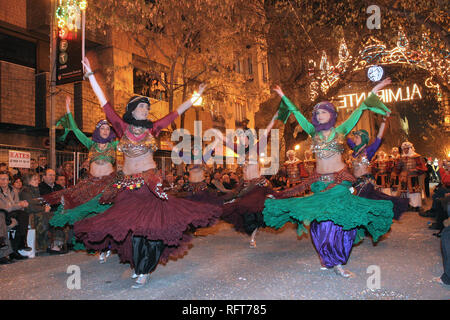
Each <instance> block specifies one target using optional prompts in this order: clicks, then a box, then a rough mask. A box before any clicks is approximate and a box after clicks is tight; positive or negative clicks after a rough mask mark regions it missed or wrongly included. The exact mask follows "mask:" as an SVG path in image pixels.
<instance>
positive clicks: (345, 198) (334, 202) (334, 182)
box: [263, 79, 393, 277]
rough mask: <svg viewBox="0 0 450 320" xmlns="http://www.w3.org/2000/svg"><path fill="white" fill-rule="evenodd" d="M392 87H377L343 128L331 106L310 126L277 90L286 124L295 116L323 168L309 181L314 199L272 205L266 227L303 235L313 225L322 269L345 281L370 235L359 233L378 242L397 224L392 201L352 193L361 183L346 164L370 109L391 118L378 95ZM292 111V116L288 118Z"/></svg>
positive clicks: (321, 107)
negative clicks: (354, 133)
mask: <svg viewBox="0 0 450 320" xmlns="http://www.w3.org/2000/svg"><path fill="white" fill-rule="evenodd" d="M389 83H390V80H389V79H388V80H385V81H383V82H381V83H380V84H378V85H377V86H375V88H374V89H373V91H372V94H371V95H370V96H369V97H368V98H367V99H366V100H365V101H364V102H363V103H362V104H361V106H359V107H358V108H357V109H356V110H355V111H354V112H353V113H352V114H351V115H350V117H349V118H348V119H347V120H346V121H345V122H344V123H342V124H341V125H339V126H337V127H335V123H336V118H337V113H336V109H335V107H334V106H333V105H332V104H331V103H330V102H321V103H319V104H317V105H316V106H315V107H314V110H313V117H312V123H310V122H309V121H308V120H307V119H306V118H305V117H304V116H303V115H302V114H301V112H300V111H299V110H298V109H297V107H296V106H295V105H294V104H293V103H292V102H291V101H290V100H289V99H288V98H287V97H286V96H285V95H284V93H283V91H282V90H281V88H280V87H279V86H277V87H275V89H274V90H275V92H277V93H278V94H279V95H280V97H281V98H282V103H281V105H280V114H283V115H285V116H286V117H285V119H283V120H284V121H286V120H287V117H288V116H289V115H290V113H291V112H292V113H293V114H294V115H295V117H296V119H297V121H298V122H299V124H300V125H301V126H302V128H303V129H304V130H305V131H306V132H307V133H308V134H309V135H310V136H311V137H312V146H311V147H312V150H313V152H315V153H316V159H317V162H316V165H317V166H316V172H315V173H314V174H313V175H312V176H310V177H309V178H308V184H310V183H312V184H311V191H312V192H313V193H314V194H313V195H311V196H307V197H304V198H289V199H267V200H266V202H265V209H264V211H263V215H264V221H265V223H266V224H267V225H268V226H270V227H275V228H281V227H282V226H283V225H284V224H285V223H286V222H288V221H292V222H294V223H298V229H297V232H298V233H299V234H300V235H301V234H302V233H303V231H304V230H305V228H304V227H303V225H302V224H303V223H305V224H306V225H308V224H309V223H311V228H310V230H311V238H312V240H313V243H314V246H315V248H316V250H317V252H318V253H319V256H320V260H321V263H322V265H323V266H324V267H326V268H334V270H335V272H336V273H337V274H338V275H341V276H343V277H350V276H352V274H351V273H350V272H348V271H347V270H344V269H343V268H342V264H345V263H346V262H347V260H348V258H349V255H350V251H351V248H352V245H353V242H354V241H355V239H356V236H357V235H358V236H361V235H363V234H364V230H361V232H359V230H357V228H360V227H365V228H367V230H368V231H369V232H370V234H371V235H372V237H373V239H374V241H377V240H378V238H379V237H380V236H381V235H383V234H384V233H386V232H387V231H388V230H389V228H390V226H391V224H392V216H393V213H392V203H391V202H390V201H384V200H369V199H364V198H361V197H358V196H355V195H352V193H351V192H350V190H349V188H350V187H351V185H352V183H353V182H355V178H354V177H353V176H352V175H351V174H350V173H349V172H348V171H347V168H346V165H345V163H344V162H343V160H342V154H343V152H344V137H345V136H346V135H347V134H348V133H349V132H350V131H351V130H352V128H353V127H354V126H355V125H356V123H357V122H358V120H359V118H360V117H361V115H362V113H363V110H366V109H369V110H372V111H374V112H377V113H380V114H383V115H385V114H386V113H387V112H389V109H387V108H386V107H385V106H384V105H383V104H382V103H381V101H380V99H379V98H378V96H377V95H376V94H375V92H377V91H378V90H381V88H383V87H384V86H386V85H388V84H389ZM286 109H287V110H288V111H289V112H285V110H286ZM305 187H306V184H305V183H302V184H300V185H298V186H296V187H293V188H291V189H289V190H287V191H285V192H282V193H280V194H279V195H277V196H276V197H277V198H278V197H282V198H284V197H286V196H290V195H292V194H295V193H297V192H298V191H299V190H301V189H302V188H305ZM292 189H293V190H292ZM357 231H358V232H357Z"/></svg>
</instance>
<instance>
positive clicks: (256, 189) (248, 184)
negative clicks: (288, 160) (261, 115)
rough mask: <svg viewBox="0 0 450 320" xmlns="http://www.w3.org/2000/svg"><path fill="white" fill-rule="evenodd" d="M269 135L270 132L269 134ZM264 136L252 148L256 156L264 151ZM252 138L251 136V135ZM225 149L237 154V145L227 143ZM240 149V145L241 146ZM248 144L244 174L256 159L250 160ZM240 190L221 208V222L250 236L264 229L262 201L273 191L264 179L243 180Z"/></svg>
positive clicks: (265, 140)
mask: <svg viewBox="0 0 450 320" xmlns="http://www.w3.org/2000/svg"><path fill="white" fill-rule="evenodd" d="M269 135H270V132H269ZM269 135H267V136H264V137H263V139H262V140H261V143H259V142H256V143H255V144H254V145H253V148H254V149H256V155H259V154H260V151H261V152H262V150H264V148H265V146H266V143H267V139H268V136H269ZM252 136H253V135H252ZM227 147H229V148H230V149H232V150H233V151H234V152H235V153H238V149H239V146H238V144H236V143H235V144H231V143H229V142H228V141H227ZM241 147H242V145H241ZM251 149H252V148H251V147H250V144H249V146H247V147H245V149H244V151H245V156H246V160H245V161H246V164H244V172H245V170H247V166H248V164H249V163H251V164H257V161H258V160H257V158H256V159H251V157H250V151H251ZM240 186H241V187H240V190H238V194H237V196H236V198H235V199H234V201H233V202H229V203H225V204H224V206H223V213H222V216H221V218H222V220H224V221H226V222H228V223H230V224H232V225H233V227H234V229H235V230H236V231H238V232H245V233H247V234H249V235H250V234H252V233H253V232H254V231H255V230H256V229H258V228H263V227H265V226H266V225H265V223H264V217H263V215H262V211H263V209H264V201H265V199H266V197H267V195H269V194H272V193H273V192H274V191H273V189H272V186H271V184H270V182H269V181H268V180H267V179H266V178H264V177H261V176H260V177H258V178H254V179H251V180H245V179H244V180H243V181H241V183H240Z"/></svg>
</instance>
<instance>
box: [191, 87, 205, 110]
mask: <svg viewBox="0 0 450 320" xmlns="http://www.w3.org/2000/svg"><path fill="white" fill-rule="evenodd" d="M191 101H192V105H193V106H194V107H199V106H201V105H202V103H203V98H202V96H201V95H200V94H198V92H197V91H194V93H193V94H192V98H191Z"/></svg>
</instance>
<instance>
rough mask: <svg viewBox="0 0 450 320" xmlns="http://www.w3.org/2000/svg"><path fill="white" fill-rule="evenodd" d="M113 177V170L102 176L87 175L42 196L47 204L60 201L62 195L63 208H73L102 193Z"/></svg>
mask: <svg viewBox="0 0 450 320" xmlns="http://www.w3.org/2000/svg"><path fill="white" fill-rule="evenodd" d="M115 178H116V173H115V172H112V173H111V174H109V175H107V176H103V177H94V176H93V175H89V177H88V178H86V179H82V180H80V181H79V182H78V183H77V184H76V185H74V186H71V187H69V188H66V189H63V190H59V191H55V192H52V193H49V194H46V195H43V196H42V198H43V199H44V200H45V201H46V202H48V203H49V204H51V205H54V204H58V203H60V202H61V197H64V209H66V210H69V209H73V208H75V207H78V206H79V205H82V204H84V203H86V202H88V201H89V200H91V199H92V198H94V197H95V196H97V195H99V194H100V193H102V192H103V191H104V190H105V189H106V188H107V187H108V186H110V185H111V184H113V183H114V181H115Z"/></svg>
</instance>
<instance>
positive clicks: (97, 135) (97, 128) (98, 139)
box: [92, 120, 116, 143]
mask: <svg viewBox="0 0 450 320" xmlns="http://www.w3.org/2000/svg"><path fill="white" fill-rule="evenodd" d="M104 124H107V125H108V126H109V123H108V121H107V120H100V121H99V122H98V123H97V124H96V126H95V130H94V133H93V134H92V141H94V142H97V143H108V142H111V141H113V140H114V139H115V138H116V134H115V133H114V130H113V128H112V127H111V126H109V128H110V129H111V132H110V133H109V136H108V138H106V139H105V138H102V137H101V136H100V127H101V126H102V125H104Z"/></svg>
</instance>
